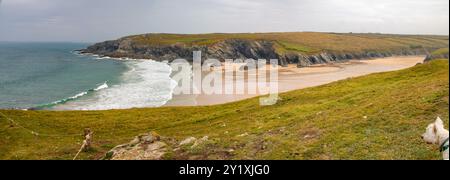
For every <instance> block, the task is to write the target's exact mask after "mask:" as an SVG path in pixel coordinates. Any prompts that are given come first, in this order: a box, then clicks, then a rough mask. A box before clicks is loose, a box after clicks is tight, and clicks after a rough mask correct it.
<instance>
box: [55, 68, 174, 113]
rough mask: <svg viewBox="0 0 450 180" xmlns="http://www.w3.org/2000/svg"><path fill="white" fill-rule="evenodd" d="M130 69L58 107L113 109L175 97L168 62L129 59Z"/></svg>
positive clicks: (156, 104)
mask: <svg viewBox="0 0 450 180" xmlns="http://www.w3.org/2000/svg"><path fill="white" fill-rule="evenodd" d="M125 63H126V65H127V66H128V68H129V70H128V71H127V72H125V73H124V74H123V75H122V77H121V83H119V84H117V85H114V86H112V87H109V88H107V89H104V90H102V91H99V92H97V93H95V94H94V95H93V96H92V97H89V98H84V99H82V100H77V101H71V102H70V103H67V104H64V105H63V106H60V107H57V108H56V109H57V110H110V109H130V108H144V107H160V106H163V105H165V104H166V103H167V102H168V101H169V100H171V99H172V94H173V90H174V89H175V87H176V86H177V83H176V82H175V81H174V80H172V79H171V77H170V75H171V73H172V69H171V68H170V66H169V65H168V64H166V63H161V62H156V61H152V60H133V61H126V62H125Z"/></svg>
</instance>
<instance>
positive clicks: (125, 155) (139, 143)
mask: <svg viewBox="0 0 450 180" xmlns="http://www.w3.org/2000/svg"><path fill="white" fill-rule="evenodd" d="M160 140H161V138H160V137H159V135H157V134H156V133H154V132H152V133H149V134H143V135H140V136H137V137H136V138H135V139H134V140H133V141H131V142H130V143H128V144H124V145H120V146H117V147H115V148H113V149H112V150H111V151H109V152H108V153H107V154H106V156H105V157H104V158H103V159H105V160H161V159H162V158H163V156H164V155H165V154H166V153H167V150H168V146H167V144H166V143H164V142H161V141H160Z"/></svg>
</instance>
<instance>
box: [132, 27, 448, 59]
mask: <svg viewBox="0 0 450 180" xmlns="http://www.w3.org/2000/svg"><path fill="white" fill-rule="evenodd" d="M125 38H129V39H131V40H132V41H133V42H135V43H137V44H138V45H143V46H163V45H174V44H178V45H184V46H210V45H213V44H215V43H218V42H222V41H225V40H229V39H243V40H267V41H273V42H276V43H277V44H280V45H281V46H278V47H279V48H281V49H278V51H280V52H288V51H294V52H299V53H306V54H309V53H315V52H320V51H330V52H365V51H379V52H383V51H395V50H405V49H421V50H423V48H427V49H438V48H442V47H448V36H433V35H428V36H426V35H424V36H420V35H387V34H353V33H347V34H344V33H317V32H290V33H243V34H145V35H135V36H129V37H125ZM311 51H312V52H311Z"/></svg>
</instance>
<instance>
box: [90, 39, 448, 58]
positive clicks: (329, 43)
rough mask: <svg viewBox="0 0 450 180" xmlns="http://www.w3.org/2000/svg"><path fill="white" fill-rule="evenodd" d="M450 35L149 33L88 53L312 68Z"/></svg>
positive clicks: (422, 51) (418, 49)
mask: <svg viewBox="0 0 450 180" xmlns="http://www.w3.org/2000/svg"><path fill="white" fill-rule="evenodd" d="M448 40H449V37H448V36H433V35H423V36H422V35H389V34H353V33H348V34H339V33H315V32H292V33H254V34H250V33H247V34H192V35H185V34H144V35H134V36H128V37H124V38H120V39H118V40H114V41H106V42H102V43H98V44H95V45H93V46H90V47H88V48H86V49H84V50H82V52H84V53H94V54H98V55H102V56H110V57H129V58H138V59H153V60H157V61H162V60H169V61H171V60H174V59H177V58H184V59H188V60H190V59H192V52H193V51H202V52H203V55H204V59H206V58H214V59H219V60H224V59H246V58H253V59H261V58H263V59H279V60H280V64H281V65H286V64H293V63H295V64H298V65H299V66H308V65H311V64H320V63H328V62H339V61H346V60H349V59H367V58H378V57H388V56H397V55H427V54H428V52H432V51H435V50H437V49H441V48H448V46H449V43H448Z"/></svg>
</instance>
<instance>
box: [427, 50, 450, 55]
mask: <svg viewBox="0 0 450 180" xmlns="http://www.w3.org/2000/svg"><path fill="white" fill-rule="evenodd" d="M446 54H447V55H448V48H441V49H438V50H436V51H434V52H433V53H432V54H431V55H433V56H440V55H446Z"/></svg>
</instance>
